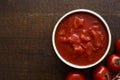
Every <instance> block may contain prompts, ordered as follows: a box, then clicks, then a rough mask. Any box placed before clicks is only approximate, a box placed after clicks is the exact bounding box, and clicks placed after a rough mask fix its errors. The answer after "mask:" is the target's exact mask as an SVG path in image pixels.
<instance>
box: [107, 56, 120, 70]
mask: <svg viewBox="0 0 120 80" xmlns="http://www.w3.org/2000/svg"><path fill="white" fill-rule="evenodd" d="M107 65H108V68H109V69H110V70H111V71H113V72H119V71H120V56H117V55H115V54H112V55H110V56H109V57H108V59H107Z"/></svg>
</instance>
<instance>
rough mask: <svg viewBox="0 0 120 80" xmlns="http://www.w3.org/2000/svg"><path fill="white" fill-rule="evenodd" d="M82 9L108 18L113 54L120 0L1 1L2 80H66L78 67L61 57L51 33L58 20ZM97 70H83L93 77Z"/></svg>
mask: <svg viewBox="0 0 120 80" xmlns="http://www.w3.org/2000/svg"><path fill="white" fill-rule="evenodd" d="M78 8H87V9H91V10H94V11H96V12H97V13H99V14H101V15H102V16H103V17H104V19H105V20H106V21H107V23H108V25H109V27H110V29H111V33H112V45H111V49H110V52H109V54H111V53H113V52H114V47H113V46H114V42H115V41H116V39H118V38H120V0H0V80H65V76H66V74H67V73H68V72H69V71H71V70H75V69H74V68H71V67H69V66H67V65H66V64H64V63H63V62H61V61H60V60H59V59H58V57H57V56H56V54H55V52H54V50H53V47H52V41H51V36H52V31H53V28H54V25H55V24H56V22H57V21H58V19H59V18H60V17H61V16H63V15H64V14H65V13H66V12H68V11H70V10H73V9H78ZM104 63H105V61H103V62H101V63H100V64H104ZM93 69H94V67H93V68H90V69H85V70H80V71H81V72H83V73H84V74H85V76H86V78H87V80H92V78H91V75H90V74H92V71H93Z"/></svg>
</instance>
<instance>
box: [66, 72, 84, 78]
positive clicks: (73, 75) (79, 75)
mask: <svg viewBox="0 0 120 80" xmlns="http://www.w3.org/2000/svg"><path fill="white" fill-rule="evenodd" d="M66 80H85V78H84V75H83V74H82V73H80V72H79V71H72V72H69V73H68V74H67V76H66Z"/></svg>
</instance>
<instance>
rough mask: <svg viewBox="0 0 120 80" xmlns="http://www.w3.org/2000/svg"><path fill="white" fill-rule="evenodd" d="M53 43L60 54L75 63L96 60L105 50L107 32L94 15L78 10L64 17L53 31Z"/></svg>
mask: <svg viewBox="0 0 120 80" xmlns="http://www.w3.org/2000/svg"><path fill="white" fill-rule="evenodd" d="M55 45H56V48H57V50H58V52H59V53H60V55H61V56H62V57H63V58H64V59H65V60H67V61H69V62H70V63H72V64H76V65H89V64H92V63H95V62H96V61H98V60H99V59H100V58H101V57H102V56H103V54H104V53H105V51H106V48H107V45H108V34H107V30H106V28H105V25H104V24H103V23H102V22H101V20H100V19H98V18H97V17H96V16H94V15H92V14H89V13H84V12H79V13H74V14H71V15H69V16H67V17H65V18H64V19H63V20H62V21H61V22H60V24H59V25H58V27H57V29H56V33H55Z"/></svg>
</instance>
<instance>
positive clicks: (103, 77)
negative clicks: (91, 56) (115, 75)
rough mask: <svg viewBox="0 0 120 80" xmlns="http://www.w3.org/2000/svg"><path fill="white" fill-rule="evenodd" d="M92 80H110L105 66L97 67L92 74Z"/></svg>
mask: <svg viewBox="0 0 120 80" xmlns="http://www.w3.org/2000/svg"><path fill="white" fill-rule="evenodd" d="M93 79H94V80H111V75H110V72H109V70H108V69H107V68H106V67H105V66H98V67H96V68H95V70H94V73H93Z"/></svg>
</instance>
